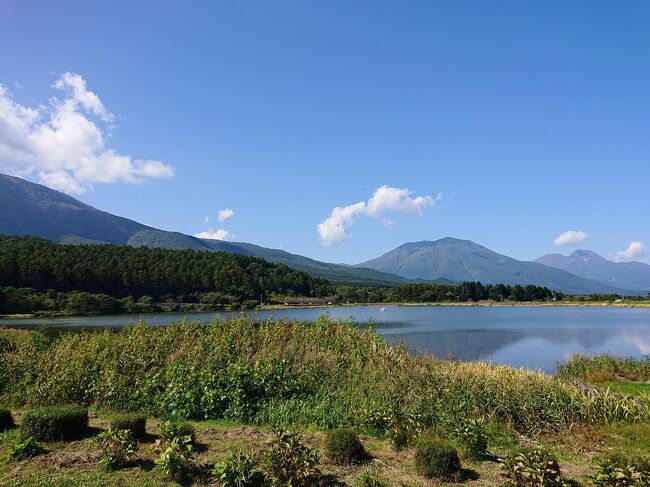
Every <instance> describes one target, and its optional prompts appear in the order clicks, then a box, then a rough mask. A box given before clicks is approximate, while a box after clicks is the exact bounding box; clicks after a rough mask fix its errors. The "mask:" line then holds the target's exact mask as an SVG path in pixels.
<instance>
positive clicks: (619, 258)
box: [614, 241, 645, 262]
mask: <svg viewBox="0 0 650 487" xmlns="http://www.w3.org/2000/svg"><path fill="white" fill-rule="evenodd" d="M644 256H645V247H644V246H643V244H642V243H641V242H638V241H637V242H630V245H628V247H627V248H626V249H625V250H620V251H618V252H616V255H615V256H614V260H615V261H616V262H629V261H631V260H638V259H641V258H643V257H644Z"/></svg>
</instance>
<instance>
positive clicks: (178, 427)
mask: <svg viewBox="0 0 650 487" xmlns="http://www.w3.org/2000/svg"><path fill="white" fill-rule="evenodd" d="M158 434H159V436H160V438H161V439H162V440H163V441H168V442H169V441H171V440H173V439H174V438H180V437H186V436H189V437H190V444H192V445H194V444H195V443H196V431H195V430H194V426H192V425H191V424H190V423H184V422H178V421H165V422H164V423H162V424H161V425H160V431H159V432H158Z"/></svg>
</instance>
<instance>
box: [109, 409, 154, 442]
mask: <svg viewBox="0 0 650 487" xmlns="http://www.w3.org/2000/svg"><path fill="white" fill-rule="evenodd" d="M146 428H147V417H146V416H143V415H141V414H122V415H120V416H116V417H115V418H113V419H112V420H111V429H112V430H113V431H120V430H129V431H130V432H131V436H132V437H133V438H136V439H138V440H141V439H143V438H144V437H145V436H146V435H147V431H146Z"/></svg>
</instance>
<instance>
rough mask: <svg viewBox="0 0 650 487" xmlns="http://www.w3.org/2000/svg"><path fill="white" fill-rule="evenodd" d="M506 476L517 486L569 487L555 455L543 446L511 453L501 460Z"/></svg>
mask: <svg viewBox="0 0 650 487" xmlns="http://www.w3.org/2000/svg"><path fill="white" fill-rule="evenodd" d="M501 468H502V470H503V472H504V474H505V476H506V477H508V478H509V479H510V481H512V482H513V483H514V484H515V485H516V486H518V487H519V486H522V487H525V486H532V487H568V485H569V484H568V483H567V482H566V481H565V480H564V479H563V478H562V475H561V473H560V465H559V464H558V462H557V459H556V458H555V456H554V455H551V454H550V453H548V452H547V451H546V450H544V449H542V448H539V447H537V448H533V449H526V450H523V451H521V452H519V453H511V454H510V455H508V456H507V457H506V458H505V459H503V460H502V462H501Z"/></svg>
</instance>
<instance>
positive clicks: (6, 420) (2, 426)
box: [0, 409, 14, 431]
mask: <svg viewBox="0 0 650 487" xmlns="http://www.w3.org/2000/svg"><path fill="white" fill-rule="evenodd" d="M13 427H14V420H13V418H12V417H11V412H10V411H9V410H8V409H0V431H4V430H8V429H10V428H13Z"/></svg>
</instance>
